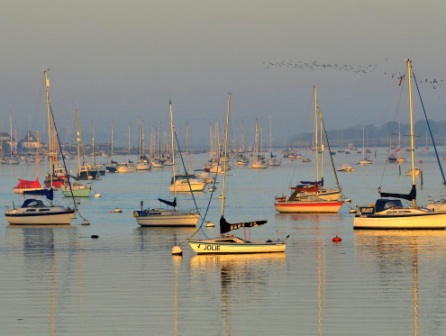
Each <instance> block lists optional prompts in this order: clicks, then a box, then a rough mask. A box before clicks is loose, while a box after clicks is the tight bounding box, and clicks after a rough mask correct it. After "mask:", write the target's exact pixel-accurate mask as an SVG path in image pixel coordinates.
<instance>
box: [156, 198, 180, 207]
mask: <svg viewBox="0 0 446 336" xmlns="http://www.w3.org/2000/svg"><path fill="white" fill-rule="evenodd" d="M158 201H160V202H161V203H164V204H167V205H169V206H171V207H174V208H175V207H176V206H177V199H176V197H175V198H174V199H173V201H168V200H163V199H161V198H158Z"/></svg>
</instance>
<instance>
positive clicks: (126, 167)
mask: <svg viewBox="0 0 446 336" xmlns="http://www.w3.org/2000/svg"><path fill="white" fill-rule="evenodd" d="M128 138H129V143H128V156H129V158H128V159H127V161H124V162H119V163H118V165H117V166H116V172H117V173H121V174H125V173H134V172H135V171H136V167H135V165H134V164H133V162H132V161H131V160H130V124H129V136H128Z"/></svg>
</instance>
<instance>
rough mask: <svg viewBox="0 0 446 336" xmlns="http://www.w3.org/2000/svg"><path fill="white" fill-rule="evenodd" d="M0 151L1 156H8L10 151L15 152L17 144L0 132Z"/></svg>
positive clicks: (9, 136) (8, 135)
mask: <svg viewBox="0 0 446 336" xmlns="http://www.w3.org/2000/svg"><path fill="white" fill-rule="evenodd" d="M11 148H12V150H11ZM0 150H1V152H2V153H1V154H2V155H10V154H11V151H12V152H13V153H16V152H17V142H16V141H15V139H14V138H12V137H11V135H10V134H9V133H8V132H0Z"/></svg>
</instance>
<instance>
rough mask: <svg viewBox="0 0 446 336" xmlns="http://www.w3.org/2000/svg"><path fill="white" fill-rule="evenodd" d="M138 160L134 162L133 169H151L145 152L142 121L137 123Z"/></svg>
mask: <svg viewBox="0 0 446 336" xmlns="http://www.w3.org/2000/svg"><path fill="white" fill-rule="evenodd" d="M138 148H139V159H138V162H136V165H135V168H136V170H137V171H147V170H150V169H151V168H152V165H151V164H150V162H149V158H148V157H147V155H146V151H145V133H144V120H142V119H141V120H140V122H139V146H138Z"/></svg>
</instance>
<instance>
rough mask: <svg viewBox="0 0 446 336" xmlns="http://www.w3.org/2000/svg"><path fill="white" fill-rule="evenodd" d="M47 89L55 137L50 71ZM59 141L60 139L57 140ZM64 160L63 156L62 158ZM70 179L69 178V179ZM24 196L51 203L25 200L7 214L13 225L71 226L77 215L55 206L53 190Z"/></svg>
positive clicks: (48, 109) (46, 84)
mask: <svg viewBox="0 0 446 336" xmlns="http://www.w3.org/2000/svg"><path fill="white" fill-rule="evenodd" d="M43 73H44V79H45V88H46V105H47V115H48V129H49V130H50V129H52V130H54V137H55V138H56V137H57V136H58V134H57V129H56V124H55V122H54V115H53V112H52V109H51V105H50V98H49V87H50V82H49V79H48V70H45V71H44V72H43ZM57 140H58V139H57ZM49 158H50V167H52V166H53V155H50V156H49ZM62 159H63V156H62ZM50 178H51V177H50ZM68 179H69V177H68ZM24 194H33V195H39V196H45V197H46V198H47V199H48V200H49V201H50V203H49V204H46V203H44V202H43V201H42V200H40V199H35V198H28V199H25V201H24V202H23V204H22V205H21V206H20V207H13V208H12V209H9V208H7V209H6V212H5V217H6V220H7V221H8V223H9V224H11V225H69V224H71V221H72V220H73V218H74V215H75V213H76V206H74V208H73V209H72V208H70V207H65V206H61V205H54V204H53V189H52V188H50V189H44V190H37V191H29V192H25V193H24Z"/></svg>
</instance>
